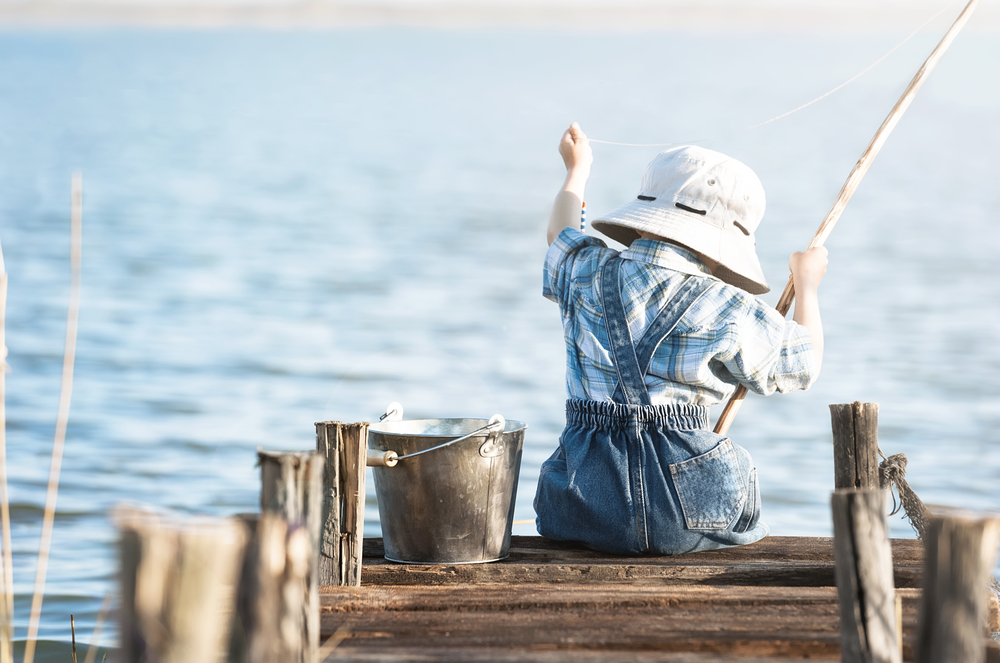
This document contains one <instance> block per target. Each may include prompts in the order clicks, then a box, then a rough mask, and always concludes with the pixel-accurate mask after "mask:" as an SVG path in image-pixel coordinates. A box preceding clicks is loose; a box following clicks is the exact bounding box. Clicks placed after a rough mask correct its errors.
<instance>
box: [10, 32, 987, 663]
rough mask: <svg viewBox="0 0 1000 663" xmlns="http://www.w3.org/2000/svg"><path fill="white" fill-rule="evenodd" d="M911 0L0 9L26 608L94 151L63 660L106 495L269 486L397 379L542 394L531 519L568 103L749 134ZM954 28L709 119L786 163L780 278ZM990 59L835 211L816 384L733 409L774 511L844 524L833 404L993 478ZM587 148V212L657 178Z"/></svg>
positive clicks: (938, 493)
mask: <svg viewBox="0 0 1000 663" xmlns="http://www.w3.org/2000/svg"><path fill="white" fill-rule="evenodd" d="M910 27H911V26H909V25H907V26H901V27H900V30H899V31H898V32H872V31H859V32H857V33H856V34H855V33H843V32H837V33H832V32H824V30H823V29H821V28H817V29H814V30H811V31H809V32H806V33H803V34H798V35H796V34H790V33H774V34H759V33H754V34H739V33H726V34H723V35H712V34H708V33H704V34H675V33H669V32H637V33H630V34H624V33H600V32H586V33H579V32H577V33H574V32H564V33H553V32H548V31H532V30H509V31H483V30H479V31H463V30H440V31H439V30H430V29H426V30H421V29H389V28H385V29H368V30H329V31H315V32H309V31H302V32H280V31H273V32H271V31H249V30H233V31H207V32H197V31H190V32H186V31H153V30H120V31H79V32H74V31H67V32H56V31H36V32H4V33H0V241H2V243H3V249H4V256H5V258H6V265H7V270H8V272H9V274H10V294H9V301H8V309H7V334H8V339H7V342H8V346H9V348H10V356H9V364H10V366H11V370H12V372H11V373H10V374H9V375H8V376H7V415H8V424H7V430H8V434H7V435H8V436H7V443H8V447H7V449H8V461H9V467H10V493H11V500H12V514H13V519H14V530H13V536H14V555H15V583H16V591H17V606H16V607H17V610H16V612H17V614H16V617H17V620H16V626H17V637H18V639H23V638H24V635H25V632H26V628H27V617H28V603H29V601H30V595H31V587H32V583H33V581H34V568H35V554H36V552H37V548H38V539H39V535H40V523H41V509H42V505H43V504H44V499H45V496H44V490H45V482H46V480H47V476H48V469H49V454H50V450H51V444H52V436H53V431H54V425H55V416H56V408H57V404H58V395H59V379H60V372H61V362H62V351H63V341H64V334H65V324H66V323H65V321H66V306H67V303H68V293H69V257H68V254H69V182H70V175H71V173H72V171H73V170H75V169H80V170H82V171H83V174H84V175H83V176H84V190H85V205H84V247H83V300H82V310H81V316H80V333H79V346H78V354H77V357H78V360H77V364H76V380H75V385H74V393H73V405H72V413H71V422H70V426H69V431H68V438H67V446H66V456H65V461H64V465H63V473H62V481H61V486H60V496H59V513H58V517H57V520H56V529H55V535H54V543H53V552H52V560H51V564H50V568H49V573H48V581H47V595H46V601H45V605H44V611H43V620H42V630H41V637H42V638H44V639H48V640H52V641H55V642H54V643H52V644H47V645H46V648H45V652H46V654H45V655H44V656H42V657H41V658H42V660H59V661H64V660H68V656H67V655H66V653H65V652H66V646H65V644H64V643H65V642H67V641H68V639H69V614H70V613H73V614H75V615H76V624H77V628H78V636H79V639H80V640H81V641H83V642H89V639H90V636H89V634H90V633H91V631H92V629H93V627H94V622H95V619H96V615H97V610H98V608H99V606H100V603H101V601H102V598H103V597H104V595H105V594H106V593H108V592H113V591H114V587H115V583H114V572H115V567H116V562H115V548H114V545H115V531H114V529H113V527H112V525H111V524H110V522H109V519H108V510H109V509H110V508H111V507H112V506H113V505H115V504H117V503H120V502H123V501H128V502H138V503H148V504H152V505H156V506H160V507H169V508H173V509H177V510H180V511H184V512H192V513H193V512H199V513H202V512H205V513H211V514H230V513H236V512H241V511H247V510H253V509H254V508H255V507H256V503H257V495H258V474H257V470H255V468H254V463H255V460H256V456H255V450H256V448H257V447H258V446H263V447H266V448H271V449H307V448H310V447H312V446H313V444H314V437H313V435H314V432H313V422H315V421H320V420H326V419H340V420H345V421H356V420H362V419H368V420H370V419H372V418H375V417H377V416H378V414H379V413H381V412H382V410H383V409H384V407H385V405H386V404H387V403H389V402H390V401H393V400H397V401H400V402H402V403H403V404H404V405H405V407H406V411H407V416H408V417H420V416H431V417H449V416H460V417H464V416H471V417H482V418H486V417H489V416H490V415H491V414H493V413H494V412H500V413H502V414H503V415H505V416H506V417H508V418H511V419H520V420H523V421H526V422H528V424H529V426H530V428H529V430H528V434H527V440H526V445H527V446H526V450H525V454H524V465H523V467H522V473H521V483H520V489H519V495H518V502H517V512H516V518H518V519H527V518H531V517H532V516H533V513H532V509H531V497H532V495H533V492H534V486H535V480H536V478H537V473H538V467H539V465H540V463H541V462H542V460H543V459H544V458H545V457H546V456H547V455H548V454H549V453H550V452H551V450H552V449H553V448H554V446H555V444H556V440H557V437H558V434H559V431H560V429H561V426H562V421H563V419H562V403H563V399H564V386H563V365H564V364H563V362H564V358H563V341H562V337H561V330H560V325H559V316H558V312H557V310H556V307H555V306H554V305H553V304H551V303H550V302H548V301H546V300H544V299H542V297H541V295H540V287H541V284H540V264H541V260H542V256H543V255H544V251H545V242H544V226H545V223H546V219H547V216H548V206H549V204H550V202H551V199H552V197H553V196H554V194H555V193H556V190H557V188H558V186H559V184H560V183H561V180H562V175H563V173H562V168H561V161H560V159H559V157H558V155H557V154H556V150H555V147H556V144H557V142H558V139H559V136H560V134H561V132H562V130H563V129H564V128H565V126H566V125H567V124H568V123H569V122H570V121H572V120H577V121H579V122H580V123H581V124H582V125H583V127H584V129H585V130H586V131H587V132H589V133H590V134H591V135H592V136H593V137H595V138H603V139H606V140H617V141H625V142H671V141H688V140H693V139H698V138H702V137H705V136H713V135H716V134H718V133H720V132H724V131H729V130H735V129H739V128H741V127H744V126H747V125H750V124H754V123H756V122H759V121H761V120H764V119H767V118H768V117H772V116H774V115H777V114H779V113H782V112H784V111H786V110H788V109H790V108H792V107H795V106H797V105H799V104H801V103H803V102H805V101H807V100H809V99H811V98H813V97H815V96H818V95H819V94H821V93H823V92H825V91H826V90H828V89H829V88H831V87H833V86H834V85H836V84H838V83H840V82H841V81H843V80H845V79H846V78H848V77H850V76H851V75H853V74H855V73H856V72H857V71H860V70H861V69H862V68H864V67H865V66H867V65H868V64H869V63H870V62H872V61H874V60H875V59H876V58H877V57H879V56H880V55H882V53H884V52H885V51H887V50H888V49H889V48H890V47H891V46H892V45H894V44H895V43H896V42H898V41H899V40H900V39H901V38H902V37H903V36H905V34H906V32H907V30H908V29H910ZM941 29H942V26H941V25H937V26H934V27H933V28H932V29H931V31H930V32H929V33H928V34H927V35H922V36H920V37H918V38H917V39H914V40H913V41H912V42H910V43H909V44H907V45H906V46H905V47H903V48H902V49H900V51H898V52H897V53H896V54H894V55H893V56H892V57H890V58H889V59H888V60H886V62H884V63H883V64H882V65H881V66H880V67H879V68H877V69H876V70H875V71H873V72H871V73H870V74H868V75H867V76H866V77H864V78H863V79H861V80H859V81H858V82H856V83H855V84H853V85H852V86H850V87H848V88H847V89H845V90H843V91H841V92H839V93H838V94H836V95H834V96H832V97H830V98H828V99H826V100H824V101H822V102H820V103H819V104H817V105H816V106H813V107H811V108H809V109H807V110H805V111H803V112H801V113H799V114H797V115H794V116H792V117H789V118H787V119H784V120H781V121H779V122H776V123H773V124H770V125H767V126H765V127H761V128H758V129H754V130H751V131H747V132H743V133H738V134H736V135H733V136H731V137H729V138H724V139H720V140H715V141H712V142H710V143H707V145H709V146H710V147H712V148H714V149H718V150H721V151H724V152H728V153H730V154H732V155H733V156H736V157H738V158H740V159H742V160H743V161H745V162H746V163H748V164H749V165H750V166H751V167H753V168H754V169H755V170H756V171H757V172H758V174H759V175H760V177H761V180H762V181H763V182H764V185H765V188H766V189H767V191H768V198H769V206H768V212H767V215H766V216H765V220H764V223H763V225H762V226H761V230H760V231H759V234H758V244H759V246H758V250H759V253H760V256H761V259H762V262H763V265H764V269H765V272H766V273H767V274H768V276H769V279H770V281H771V282H772V285H773V286H774V288H775V291H776V292H774V293H772V294H770V295H768V296H766V297H765V299H766V300H767V301H768V302H770V303H772V304H773V303H774V302H775V301H776V299H777V294H778V292H780V289H781V285H782V284H783V283H784V280H785V278H786V275H787V266H786V265H787V257H788V254H789V253H790V252H792V251H793V250H797V249H800V248H802V247H804V246H805V244H806V243H807V242H808V240H809V238H810V237H811V235H812V233H813V232H814V230H815V229H816V227H817V225H818V224H819V221H820V220H821V219H822V217H823V215H824V214H825V212H826V211H827V209H828V207H829V205H830V204H831V203H832V201H833V199H834V197H835V195H836V192H837V191H838V189H839V188H840V186H841V184H842V183H843V180H844V178H845V177H846V175H847V173H848V172H849V171H850V169H851V167H852V166H853V164H854V162H855V161H856V159H857V158H858V156H859V155H860V154H861V152H862V151H863V150H864V148H865V146H866V144H867V142H868V140H869V139H870V137H871V135H872V134H873V133H874V131H875V129H876V128H877V127H878V125H879V124H880V123H881V121H882V119H883V117H884V116H885V113H886V112H887V111H888V109H889V108H890V107H891V106H892V104H893V103H894V102H895V100H896V98H897V97H898V95H899V93H900V92H901V91H902V89H903V88H904V86H905V84H906V82H907V81H908V80H909V78H910V76H911V75H912V73H913V72H914V71H915V70H916V68H917V67H918V66H919V64H920V62H921V61H922V60H923V58H924V56H925V55H926V53H927V52H929V50H930V48H931V47H932V45H933V43H934V40H935V37H934V35H935V34H939V33H940V31H941ZM998 65H1000V42H998V41H997V40H996V39H995V37H993V36H991V35H987V34H976V33H973V32H969V33H966V34H963V35H961V36H960V37H959V39H958V40H957V41H956V42H955V44H954V46H953V47H952V49H951V51H950V52H949V53H948V54H947V56H946V58H945V59H944V60H943V61H942V63H941V65H940V67H939V68H938V70H937V72H935V74H934V75H933V77H932V78H931V80H930V81H929V82H928V83H927V85H926V86H925V88H924V89H923V90H922V91H921V93H920V95H919V97H918V98H917V100H916V102H915V103H914V104H913V106H912V108H911V109H910V110H909V112H908V113H907V115H906V116H905V118H904V119H903V121H902V122H901V123H900V125H899V127H898V128H897V129H896V131H895V133H894V134H893V135H892V137H891V138H890V140H889V142H888V143H887V144H886V146H885V148H884V150H883V152H882V154H881V156H879V158H878V160H877V161H876V163H875V166H874V167H873V169H872V170H871V172H870V174H869V175H868V176H867V178H866V179H865V181H864V182H863V184H862V185H861V188H860V190H859V191H858V193H857V194H856V196H855V197H854V200H853V201H852V202H851V204H850V206H849V208H848V209H847V211H846V213H845V214H844V215H843V217H842V219H841V221H840V224H839V225H838V227H837V229H836V230H835V232H834V233H833V235H832V236H831V237H830V240H829V242H828V246H829V248H830V252H831V262H830V270H829V272H828V275H827V277H826V280H825V281H824V283H823V287H822V289H821V296H822V306H823V311H824V319H825V324H826V329H827V349H826V359H825V363H824V372H823V375H822V377H821V378H820V381H819V382H818V383H817V384H816V385H815V386H814V387H813V388H812V389H811V390H810V391H809V392H806V393H797V394H793V395H789V396H784V397H781V396H778V397H773V398H768V399H762V398H756V397H751V398H750V399H748V400H747V402H746V403H745V404H744V406H743V409H742V411H741V413H740V415H739V417H738V418H737V421H736V424H735V425H734V426H733V428H732V430H731V434H732V436H733V438H734V439H736V440H737V441H738V442H739V443H741V444H743V445H744V446H746V447H747V448H748V449H749V450H750V451H751V453H752V454H753V455H754V458H755V460H756V462H757V465H758V470H759V475H760V480H761V485H762V491H763V500H764V510H765V516H764V519H765V520H766V521H767V522H768V523H769V524H770V526H771V528H772V532H773V533H775V534H782V535H829V534H830V532H831V525H830V517H829V514H828V510H829V508H828V499H829V493H830V490H831V489H832V486H833V462H832V457H831V443H830V432H829V429H830V424H829V414H828V409H827V405H828V404H829V403H841V402H850V401H854V400H862V401H875V402H878V403H880V404H881V411H880V422H881V428H880V437H881V446H882V449H883V450H884V451H885V452H886V453H887V454H888V453H898V452H904V453H906V454H907V455H908V456H909V459H910V466H909V475H908V476H909V479H910V480H911V483H912V485H913V487H914V488H915V489H916V490H917V491H918V493H919V494H920V495H921V496H922V497H923V498H924V500H925V501H927V502H931V503H938V504H948V505H952V506H957V507H965V508H969V509H975V510H989V509H994V510H995V509H998V508H1000V488H998V485H1000V453H998V451H997V443H998V442H1000V353H998V352H997V348H998V347H1000V268H998V267H997V264H998V263H997V260H996V254H997V251H998V248H1000V224H997V223H996V217H997V215H998V213H1000V187H998V186H997V185H996V180H997V175H998V167H997V160H996V155H997V154H998V153H1000V122H998V119H1000V91H998V88H997V87H996V86H995V85H984V84H983V82H984V81H988V80H992V76H993V72H995V71H996V70H997V69H998ZM594 151H595V159H596V160H595V165H594V170H593V176H592V179H591V185H590V187H589V189H588V194H587V200H588V207H589V209H590V210H591V217H592V218H593V217H595V216H596V215H597V214H599V213H600V212H602V211H605V210H607V209H609V208H611V207H613V206H616V205H618V204H619V203H621V202H623V201H625V200H628V199H630V198H631V197H633V196H634V194H635V190H636V188H637V186H638V182H639V177H640V175H641V172H642V168H643V166H644V164H645V163H646V162H647V161H648V160H649V159H650V158H651V156H652V155H653V154H655V152H656V151H657V150H656V148H623V147H610V146H595V148H594ZM370 485H371V482H369V486H370ZM370 490H371V489H370ZM368 502H369V503H368V507H369V508H368V519H367V522H366V528H367V529H366V532H367V533H368V534H370V535H377V534H378V531H379V530H378V514H377V509H376V508H375V503H374V495H372V494H371V492H370V493H369V499H368ZM891 522H892V527H893V534H894V535H895V536H912V530H910V528H909V526H908V525H907V524H906V522H905V521H902V520H898V519H897V518H896V517H893V518H892V520H891ZM531 532H532V528H531V527H530V526H517V527H516V528H515V533H519V534H529V533H531ZM113 641H114V632H113V631H110V632H106V634H105V636H104V638H103V639H102V644H104V645H111V644H113ZM60 643H63V644H60Z"/></svg>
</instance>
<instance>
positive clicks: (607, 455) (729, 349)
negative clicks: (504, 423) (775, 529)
mask: <svg viewBox="0 0 1000 663" xmlns="http://www.w3.org/2000/svg"><path fill="white" fill-rule="evenodd" d="M559 153H560V154H561V155H562V157H563V160H564V161H565V163H566V170H567V175H566V181H565V183H564V185H563V188H562V190H561V191H560V192H559V194H558V196H557V197H556V200H555V204H554V206H553V209H552V215H551V217H550V219H549V225H548V242H549V245H550V246H549V250H548V253H547V254H546V257H545V267H544V272H543V274H544V285H543V294H544V295H545V297H547V298H549V299H551V300H553V301H555V302H557V303H558V304H559V309H560V312H561V314H562V320H563V328H564V330H565V338H566V349H567V364H566V385H567V389H568V391H569V400H568V401H567V403H566V427H565V429H563V433H562V436H561V437H560V440H559V447H558V448H557V449H556V451H555V453H554V454H553V455H552V456H551V457H550V458H549V459H548V460H546V461H545V463H543V465H542V468H541V473H540V475H539V478H538V490H537V493H536V496H535V511H536V512H537V514H538V518H537V521H536V523H537V527H538V532H539V533H540V534H541V535H542V536H546V537H548V538H551V539H558V540H564V541H578V542H581V543H583V544H584V545H586V546H588V547H590V548H593V549H596V550H601V551H604V552H609V553H619V554H641V553H656V554H680V553H687V552H694V551H698V550H711V549H716V548H726V547H730V546H736V545H742V544H746V543H752V542H754V541H757V540H759V539H761V538H763V537H765V536H766V535H767V533H768V529H767V526H766V525H765V524H764V523H762V522H760V492H759V489H758V484H757V472H756V469H755V468H754V465H753V461H752V460H751V458H750V454H749V453H747V451H746V450H745V449H743V448H742V447H740V446H738V445H736V444H733V443H732V442H731V441H730V440H729V439H727V438H725V437H723V436H721V435H717V434H715V433H714V432H712V431H711V430H710V429H709V418H708V408H709V406H711V405H715V404H717V403H719V402H721V401H723V400H724V399H726V398H727V397H728V396H729V395H730V394H731V393H732V392H733V390H734V389H735V386H736V384H737V383H740V384H743V385H745V386H746V387H747V388H748V389H750V390H751V391H754V392H756V393H758V394H765V395H766V394H771V393H773V392H775V391H780V392H782V393H784V392H788V391H793V390H795V389H807V388H808V387H809V386H810V385H811V384H812V383H813V381H815V379H816V376H817V375H818V374H819V370H820V363H821V361H822V356H823V328H822V325H821V323H820V315H819V304H818V300H817V288H818V286H819V283H820V280H821V279H822V278H823V275H824V274H825V273H826V265H827V257H826V255H827V253H826V249H825V248H822V247H820V248H815V249H810V250H809V251H806V252H803V253H794V254H792V256H791V259H790V261H789V267H790V268H791V271H792V277H793V279H794V283H795V292H796V295H797V301H796V304H795V313H794V315H793V320H790V321H786V320H785V319H783V317H782V316H781V315H780V314H779V313H778V312H777V311H775V310H774V309H773V308H771V307H769V306H767V305H766V304H764V303H763V302H761V301H760V300H758V299H757V298H756V297H754V296H753V295H758V294H762V293H765V292H767V291H768V286H767V283H766V281H765V279H764V274H763V272H762V271H761V267H760V262H759V261H758V259H757V254H756V251H755V246H754V244H755V240H754V231H755V230H756V229H757V226H758V224H759V223H760V220H761V217H762V216H763V214H764V190H763V188H762V187H761V184H760V181H759V180H758V179H757V176H756V175H754V173H753V171H751V170H750V169H749V168H747V167H746V166H745V165H743V164H742V163H740V162H739V161H736V160H735V159H732V158H730V157H727V156H725V155H723V154H720V153H718V152H714V151H712V150H708V149H704V148H700V147H691V146H688V147H678V148H673V149H669V150H666V151H664V152H661V153H660V154H658V155H657V156H656V157H655V158H654V159H653V160H652V162H650V164H649V166H647V168H646V173H645V175H644V176H643V179H642V185H641V187H640V190H639V195H638V196H637V198H636V200H633V201H631V202H628V203H626V204H625V205H622V206H621V207H619V208H617V209H615V210H614V211H612V212H610V213H609V214H607V215H605V216H604V217H601V218H600V219H598V220H596V221H594V223H593V227H594V228H595V229H596V230H599V231H601V232H602V233H604V234H605V235H607V236H608V237H610V238H612V239H614V240H616V241H618V242H621V243H622V244H624V245H625V246H627V247H628V248H627V249H626V250H624V251H622V252H621V253H619V252H618V251H614V250H612V249H609V248H608V247H607V245H606V244H605V243H604V242H602V241H601V240H599V239H597V238H596V237H592V236H590V235H586V234H584V233H582V232H580V230H578V229H577V228H578V225H579V223H580V211H581V205H582V203H583V194H584V186H585V185H586V182H587V178H588V177H589V175H590V165H591V162H592V161H593V156H592V154H591V150H590V145H589V142H588V141H587V137H586V136H585V135H584V133H583V131H582V130H581V129H580V127H579V126H578V125H577V124H576V123H574V124H573V125H572V126H571V127H570V128H569V129H568V130H567V131H566V133H565V134H564V135H563V138H562V141H561V143H560V145H559Z"/></svg>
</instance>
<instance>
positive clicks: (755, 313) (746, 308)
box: [719, 296, 816, 396]
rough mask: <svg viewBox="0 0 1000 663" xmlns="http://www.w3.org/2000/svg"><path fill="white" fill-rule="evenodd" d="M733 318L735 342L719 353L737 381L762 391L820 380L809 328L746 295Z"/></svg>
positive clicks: (804, 385) (802, 386)
mask: <svg viewBox="0 0 1000 663" xmlns="http://www.w3.org/2000/svg"><path fill="white" fill-rule="evenodd" d="M741 309H742V310H741V311H740V312H739V314H738V315H735V316H733V318H731V319H730V322H729V324H730V326H731V328H730V330H729V331H730V333H731V337H730V338H731V339H732V343H731V344H730V346H729V351H728V352H727V353H726V355H724V356H722V357H719V359H720V360H721V361H722V363H723V365H724V366H725V367H726V369H727V370H728V371H729V372H730V373H731V374H732V376H733V377H734V378H735V379H736V381H737V382H739V383H740V384H742V385H744V386H745V387H747V389H749V390H751V391H753V392H754V393H757V394H761V395H764V396H766V395H769V394H773V393H774V392H775V391H777V392H779V393H787V392H789V391H795V390H796V389H808V388H809V387H810V386H811V385H812V383H813V382H814V381H815V380H816V361H815V356H814V354H813V346H812V338H811V337H810V335H809V330H808V329H806V328H805V327H803V326H802V325H800V324H798V323H796V322H794V321H792V320H785V319H784V318H783V317H782V316H781V314H780V313H778V312H777V311H776V310H774V309H772V308H771V307H769V306H767V305H766V304H764V303H763V302H761V301H760V300H758V299H756V298H754V297H750V296H747V297H746V298H743V301H742V306H741Z"/></svg>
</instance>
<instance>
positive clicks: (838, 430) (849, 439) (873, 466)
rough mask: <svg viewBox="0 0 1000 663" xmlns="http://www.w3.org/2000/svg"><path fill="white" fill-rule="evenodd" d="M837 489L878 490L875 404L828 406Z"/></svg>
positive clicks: (876, 412)
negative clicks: (831, 427)
mask: <svg viewBox="0 0 1000 663" xmlns="http://www.w3.org/2000/svg"><path fill="white" fill-rule="evenodd" d="M830 419H831V422H832V424H833V472H834V485H835V487H836V488H838V489H839V488H870V489H878V487H879V482H878V403H861V402H859V401H855V402H853V403H850V404H845V405H831V406H830Z"/></svg>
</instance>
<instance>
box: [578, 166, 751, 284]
mask: <svg viewBox="0 0 1000 663" xmlns="http://www.w3.org/2000/svg"><path fill="white" fill-rule="evenodd" d="M764 202H765V201H764V187H763V186H761V184H760V180H759V179H757V176H756V175H755V174H754V172H753V171H752V170H750V169H749V168H748V167H747V166H745V165H744V164H742V163H740V162H739V161H737V160H736V159H733V158H731V157H727V156H726V155H725V154H721V153H719V152H715V151H712V150H707V149H705V148H703V147H694V146H685V147H675V148H673V149H669V150H664V151H663V152H660V153H659V154H657V155H656V156H655V157H654V158H653V160H652V161H650V162H649V165H648V166H646V173H645V174H644V175H643V176H642V187H641V188H640V189H639V195H638V197H637V198H636V200H633V201H632V202H629V203H625V204H624V205H622V206H621V207H619V208H617V209H615V210H614V211H612V212H610V213H608V214H605V215H604V216H602V217H601V218H599V219H597V220H595V221H594V222H593V224H592V225H593V227H594V229H595V230H599V231H600V232H602V233H604V234H605V235H607V236H608V237H610V238H611V239H613V240H615V241H617V242H621V243H622V244H624V245H626V246H628V245H629V244H631V243H632V242H633V241H635V240H636V239H638V238H639V233H638V232H637V231H644V232H648V233H652V234H654V235H657V236H659V237H663V238H664V239H669V240H670V241H672V242H676V243H678V244H682V245H683V246H685V247H687V248H689V249H691V250H692V251H696V252H698V253H700V254H702V255H704V256H705V257H707V258H710V259H712V260H714V261H716V262H718V263H719V266H718V268H716V269H715V271H714V272H713V273H714V274H715V276H717V277H719V278H720V279H722V280H723V281H725V282H726V283H729V284H731V285H735V286H737V287H739V288H743V289H744V290H746V291H747V292H749V293H750V294H752V295H760V294H763V293H765V292H767V291H768V290H770V288H769V287H768V285H767V280H766V279H765V278H764V272H763V271H761V268H760V261H759V260H758V259H757V251H756V249H755V244H756V240H755V239H754V231H756V230H757V226H758V225H760V220H761V217H763V216H764Z"/></svg>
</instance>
